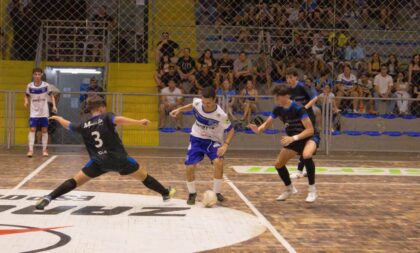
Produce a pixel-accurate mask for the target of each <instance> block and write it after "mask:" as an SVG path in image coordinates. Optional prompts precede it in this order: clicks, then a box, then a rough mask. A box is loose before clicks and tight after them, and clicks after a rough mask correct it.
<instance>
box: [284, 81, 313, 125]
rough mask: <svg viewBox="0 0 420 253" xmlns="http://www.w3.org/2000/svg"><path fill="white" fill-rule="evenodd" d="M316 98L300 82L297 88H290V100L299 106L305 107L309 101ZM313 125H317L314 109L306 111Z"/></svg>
mask: <svg viewBox="0 0 420 253" xmlns="http://www.w3.org/2000/svg"><path fill="white" fill-rule="evenodd" d="M315 97H316V94H312V91H311V90H310V89H309V88H308V87H306V86H305V85H304V84H303V83H301V82H299V83H298V84H297V85H296V86H295V87H293V88H290V99H291V100H293V101H295V102H296V103H297V104H298V105H301V106H305V105H306V104H307V103H308V102H309V101H311V100H312V99H313V98H315ZM306 111H307V113H308V115H309V118H310V119H311V121H312V124H314V125H315V114H314V111H313V110H312V107H310V108H308V109H306Z"/></svg>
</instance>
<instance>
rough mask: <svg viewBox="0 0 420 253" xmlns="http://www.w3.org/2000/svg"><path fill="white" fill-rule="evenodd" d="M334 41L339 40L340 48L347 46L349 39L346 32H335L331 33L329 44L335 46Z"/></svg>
mask: <svg viewBox="0 0 420 253" xmlns="http://www.w3.org/2000/svg"><path fill="white" fill-rule="evenodd" d="M334 39H336V40H337V46H339V47H344V46H346V44H347V40H348V38H347V35H346V32H345V30H339V31H338V32H335V31H333V32H330V33H329V35H328V42H329V43H330V44H334V43H332V42H333V40H334Z"/></svg>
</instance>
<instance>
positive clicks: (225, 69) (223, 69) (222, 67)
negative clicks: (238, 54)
mask: <svg viewBox="0 0 420 253" xmlns="http://www.w3.org/2000/svg"><path fill="white" fill-rule="evenodd" d="M217 69H218V71H219V73H222V74H227V73H229V72H232V71H233V60H232V59H227V60H225V59H223V58H222V59H220V60H219V61H218V62H217Z"/></svg>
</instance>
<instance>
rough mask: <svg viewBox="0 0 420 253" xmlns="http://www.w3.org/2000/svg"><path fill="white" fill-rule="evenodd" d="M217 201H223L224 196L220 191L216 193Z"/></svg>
mask: <svg viewBox="0 0 420 253" xmlns="http://www.w3.org/2000/svg"><path fill="white" fill-rule="evenodd" d="M216 197H217V201H219V202H223V201H225V197H223V195H222V194H221V193H216Z"/></svg>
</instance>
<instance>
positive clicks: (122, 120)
mask: <svg viewBox="0 0 420 253" xmlns="http://www.w3.org/2000/svg"><path fill="white" fill-rule="evenodd" d="M114 123H115V124H116V125H118V126H130V125H131V126H132V125H136V126H147V125H149V124H150V123H151V122H150V120H148V119H140V120H138V119H131V118H127V117H124V116H116V117H115V118H114Z"/></svg>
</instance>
